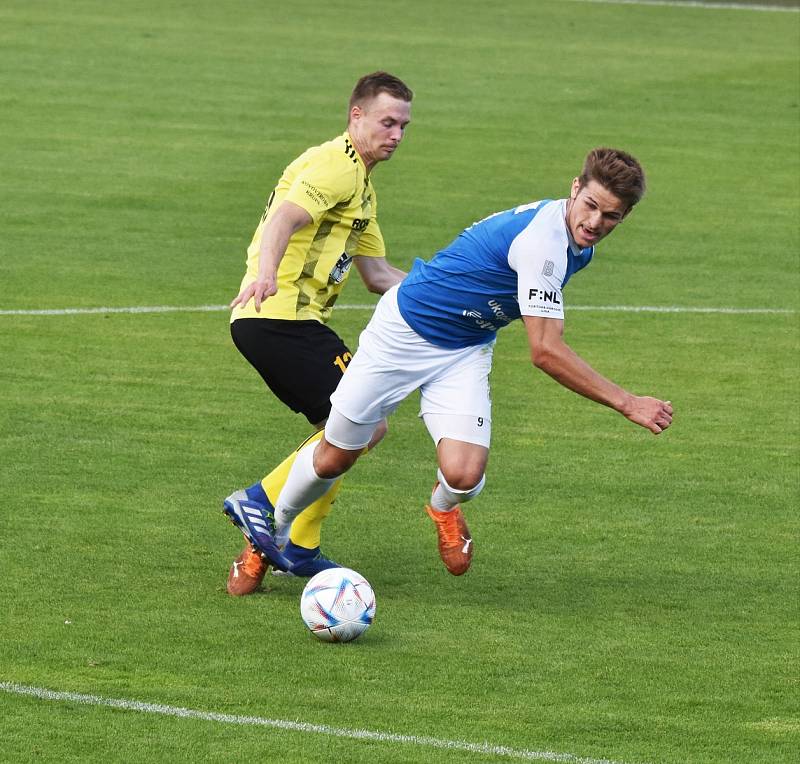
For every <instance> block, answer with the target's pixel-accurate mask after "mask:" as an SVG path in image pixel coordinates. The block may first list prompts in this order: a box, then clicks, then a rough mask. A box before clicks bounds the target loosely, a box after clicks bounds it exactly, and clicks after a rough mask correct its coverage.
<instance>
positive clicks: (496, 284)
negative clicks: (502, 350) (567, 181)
mask: <svg viewBox="0 0 800 764" xmlns="http://www.w3.org/2000/svg"><path fill="white" fill-rule="evenodd" d="M565 212H566V199H560V200H555V201H553V200H543V201H539V202H533V203H532V204H525V205H522V206H520V207H516V208H514V209H511V210H505V211H504V212H498V213H495V214H494V215H490V216H489V217H487V218H484V219H483V220H481V221H479V222H477V223H474V224H473V225H471V226H470V227H469V228H467V229H465V230H464V231H462V232H461V233H460V234H459V236H458V237H457V238H456V239H455V240H454V241H453V242H451V243H450V244H449V245H448V246H447V247H445V248H444V249H442V250H440V251H439V252H437V253H436V255H435V256H434V258H433V259H432V260H430V261H429V262H425V261H423V260H419V259H417V260H416V261H415V262H414V265H413V266H412V268H411V271H410V272H409V274H408V276H407V277H406V279H405V280H404V281H403V282H402V283H401V284H400V288H399V290H398V293H397V303H398V306H399V308H400V313H401V314H402V316H403V318H404V319H405V320H406V322H407V323H408V324H409V326H411V328H412V329H414V331H415V332H417V334H419V335H420V336H422V337H424V338H425V339H426V340H428V342H431V343H433V344H434V345H439V346H440V347H445V348H463V347H468V346H470V345H483V344H486V343H487V342H491V341H492V340H493V339H494V338H495V335H496V333H497V330H498V329H501V328H502V327H504V326H506V325H507V324H509V323H510V322H511V321H513V320H515V319H517V318H519V317H520V315H526V316H544V317H547V318H563V316H564V307H563V299H562V290H563V288H564V285H565V284H566V283H567V281H568V280H569V278H570V276H571V275H572V274H573V273H575V272H577V271H579V270H580V269H581V268H584V267H586V266H587V265H588V264H589V261H590V260H591V259H592V255H593V254H594V248H593V247H589V248H587V249H583V250H581V249H580V248H579V247H578V246H577V245H576V244H575V243H574V242H573V241H572V238H571V237H570V235H569V232H568V229H567V224H566V221H565Z"/></svg>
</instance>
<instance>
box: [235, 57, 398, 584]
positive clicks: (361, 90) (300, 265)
mask: <svg viewBox="0 0 800 764" xmlns="http://www.w3.org/2000/svg"><path fill="white" fill-rule="evenodd" d="M412 97H413V94H412V92H411V90H410V89H409V88H408V87H407V86H406V85H405V84H404V83H403V82H402V81H401V80H399V79H397V77H394V76H393V75H391V74H388V73H387V72H374V73H372V74H368V75H366V76H364V77H362V78H361V79H360V80H359V81H358V82H357V83H356V86H355V88H354V90H353V93H352V95H351V96H350V104H349V114H348V123H347V130H346V132H345V133H343V134H342V135H340V136H338V137H337V138H334V139H333V140H331V141H328V142H327V143H323V144H322V145H320V146H314V147H313V148H310V149H308V150H307V151H306V152H304V153H303V154H301V155H300V156H299V157H298V158H297V159H295V160H294V161H293V162H292V163H291V164H290V165H289V166H288V167H287V168H286V169H285V170H284V172H283V175H282V176H281V178H280V180H279V181H278V184H277V186H276V187H275V189H274V191H273V192H272V194H271V195H270V197H269V201H268V202H267V206H266V209H265V210H264V214H263V216H262V218H261V222H260V223H259V225H258V228H257V229H256V232H255V234H254V235H253V240H252V242H251V244H250V247H249V248H248V250H247V272H246V273H245V276H244V278H243V279H242V284H241V288H240V292H239V294H238V295H237V297H236V298H235V299H234V300H233V301H232V302H231V308H232V309H233V312H232V315H231V336H232V337H233V341H234V343H235V344H236V347H237V348H238V349H239V351H240V352H241V354H242V355H243V356H244V357H245V358H246V359H247V360H248V361H249V362H250V364H252V366H253V367H254V368H255V369H256V370H257V371H258V373H259V374H260V375H261V377H262V378H263V379H264V382H266V384H267V385H268V386H269V388H270V390H272V392H273V393H274V394H275V395H276V396H277V397H278V398H279V399H280V400H281V401H283V402H284V403H285V404H286V405H287V406H289V407H290V408H291V409H292V410H293V411H296V412H300V413H302V414H304V415H305V417H306V418H307V419H308V421H309V422H310V423H311V424H312V425H313V427H314V428H315V430H317V434H315V435H313V436H312V439H314V438H319V437H320V434H321V430H322V428H323V427H324V425H325V421H326V420H327V417H328V414H329V412H330V407H331V404H330V395H331V393H332V392H333V391H334V390H335V389H336V386H337V384H338V382H339V380H340V379H341V376H342V374H343V373H344V370H345V368H346V367H347V364H348V362H349V361H350V358H351V355H352V354H351V353H350V350H349V349H348V348H347V346H346V345H345V344H344V342H343V341H342V340H341V339H340V338H339V336H338V335H337V334H336V333H335V332H334V331H333V330H332V329H330V328H329V327H328V326H327V325H326V323H327V321H328V319H329V318H330V315H331V312H332V310H333V306H334V303H335V302H336V299H337V298H338V296H339V294H340V292H341V291H342V288H343V287H344V284H345V281H346V280H347V277H348V276H349V273H350V267H351V266H352V265H355V266H356V269H357V270H358V272H359V275H360V276H361V278H362V280H363V281H364V283H365V285H366V286H367V288H368V289H369V290H370V291H371V292H376V293H378V294H383V293H384V292H385V291H387V290H388V289H389V288H390V287H392V286H393V285H394V284H396V283H398V282H399V281H401V280H402V279H403V277H404V276H405V273H404V272H403V271H401V270H398V269H397V268H394V267H393V266H391V265H390V264H389V263H388V262H387V260H386V256H385V249H384V243H383V237H382V236H381V232H380V228H379V227H378V222H377V200H376V197H375V189H374V188H373V186H372V180H371V178H370V173H371V170H372V169H373V168H374V167H375V165H376V164H377V163H378V162H383V161H386V160H387V159H390V158H391V157H392V155H393V154H394V152H395V150H396V149H397V147H398V146H399V145H400V141H401V140H402V139H403V134H404V131H405V129H406V126H407V125H408V123H409V122H410V119H411V99H412ZM385 432H386V428H385V426H384V427H381V428H379V430H378V431H377V432H376V434H375V437H374V438H373V439H372V440H371V442H370V444H369V447H372V446H374V445H375V444H376V443H377V442H378V441H379V440H380V439H381V438H382V437H383V435H384V434H385ZM294 456H295V454H294V453H293V454H291V455H290V456H289V457H287V459H286V460H285V461H284V462H283V463H282V464H281V465H279V466H278V467H277V468H276V469H275V470H273V471H272V472H271V473H270V474H269V475H267V476H266V477H265V478H263V480H261V481H259V482H257V483H255V484H254V485H252V486H250V487H249V488H245V489H242V490H239V491H236V492H234V493H233V494H231V495H230V496H229V497H228V498H227V499H226V500H225V502H224V510H223V511H224V512H225V514H226V515H227V516H228V517H229V518H230V519H231V520H232V521H233V523H234V524H235V525H237V526H238V527H239V528H240V529H241V530H242V532H243V533H244V535H245V538H246V539H247V542H248V543H247V546H246V547H245V549H244V551H243V552H242V553H241V554H240V555H239V557H238V558H237V559H236V560H235V561H234V563H233V566H232V567H231V570H230V573H229V575H228V587H227V588H228V592H230V593H231V594H234V595H243V594H250V593H252V592H253V591H255V590H256V589H257V588H258V587H259V585H260V584H261V581H262V580H263V578H264V574H265V573H266V570H267V567H268V565H269V564H270V563H271V564H272V565H274V566H275V567H276V568H277V569H279V570H284V571H288V572H291V573H293V574H294V575H300V576H311V575H314V574H315V573H317V572H319V571H320V570H324V569H326V568H330V567H336V566H337V564H336V563H335V562H333V561H332V560H329V559H327V558H326V557H325V556H324V555H323V554H322V552H321V551H320V531H321V525H322V521H323V519H324V518H325V516H326V515H327V514H328V512H329V511H330V508H331V504H332V502H333V499H334V498H335V496H336V493H337V492H338V489H339V483H338V482H337V483H336V485H334V486H332V487H331V490H330V491H328V492H327V493H326V494H325V495H324V496H323V497H322V498H321V499H320V500H319V501H317V502H315V503H314V504H313V505H312V506H310V507H308V509H306V510H305V511H304V512H303V513H302V514H301V515H299V516H298V517H297V518H296V519H295V521H294V522H293V523H292V526H291V529H290V532H289V538H288V539H279V540H278V545H275V544H271V545H268V546H267V551H268V552H269V554H262V553H261V552H259V551H257V550H256V549H255V547H254V546H253V544H251V543H250V542H251V540H252V536H253V533H258V532H259V524H263V522H264V521H263V517H264V516H266V517H267V518H268V520H269V518H271V514H270V510H271V506H272V503H274V502H275V501H276V499H277V496H278V494H279V493H280V490H281V488H282V486H283V483H284V481H285V478H286V475H287V474H288V472H289V469H290V468H291V465H292V463H293V461H294ZM265 513H266V514H265ZM253 523H255V526H254V525H253ZM269 530H270V531H272V530H273V528H269Z"/></svg>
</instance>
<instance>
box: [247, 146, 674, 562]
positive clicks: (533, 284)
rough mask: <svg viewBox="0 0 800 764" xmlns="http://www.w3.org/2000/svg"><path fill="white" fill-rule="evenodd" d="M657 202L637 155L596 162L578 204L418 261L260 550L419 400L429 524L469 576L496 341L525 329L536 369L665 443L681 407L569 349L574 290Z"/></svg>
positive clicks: (587, 169) (336, 398)
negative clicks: (428, 454)
mask: <svg viewBox="0 0 800 764" xmlns="http://www.w3.org/2000/svg"><path fill="white" fill-rule="evenodd" d="M644 190H645V178H644V172H643V170H642V168H641V166H640V165H639V163H638V162H637V161H636V159H634V158H633V157H632V156H631V155H630V154H627V153H626V152H624V151H619V150H616V149H608V148H598V149H594V150H593V151H591V152H590V153H589V155H588V156H587V158H586V161H585V163H584V166H583V170H582V172H581V174H580V176H579V177H577V178H575V179H574V180H573V182H572V187H571V189H570V194H569V197H568V198H566V199H556V200H543V201H538V202H533V203H531V204H524V205H522V206H519V207H516V208H514V209H511V210H506V211H505V212H499V213H497V214H495V215H492V216H490V217H488V218H486V219H484V220H481V221H480V222H478V223H475V224H474V225H472V226H470V227H469V228H467V229H466V230H464V231H462V233H461V234H460V235H459V236H458V237H457V238H456V239H455V240H454V241H453V242H452V243H451V244H449V245H448V246H447V247H445V249H443V250H441V251H440V252H438V253H437V254H436V255H435V256H434V257H433V259H432V260H430V261H429V262H424V261H422V260H417V261H416V262H415V263H414V266H413V267H412V269H411V271H410V273H409V274H408V276H407V277H406V279H405V280H404V281H403V282H402V283H401V284H400V285H399V287H397V286H396V287H393V288H392V289H390V290H389V291H388V292H386V294H385V295H384V296H383V297H382V298H381V300H380V302H379V303H378V306H377V308H376V310H375V314H374V315H373V317H372V319H371V320H370V323H369V324H368V325H367V327H366V329H365V330H364V331H363V333H362V334H361V338H360V342H359V347H358V351H357V352H356V354H355V356H354V357H353V360H352V361H351V363H350V365H349V366H348V368H347V371H346V372H345V374H344V375H343V377H342V379H341V381H340V383H339V385H338V387H337V389H336V391H335V392H334V393H333V395H332V396H331V406H332V408H331V413H330V417H329V418H328V422H327V424H326V425H325V432H324V436H323V438H322V439H321V440H320V441H319V442H315V443H311V444H309V445H308V446H306V447H305V448H303V449H302V450H301V451H300V452H299V454H298V455H297V458H296V459H295V462H294V464H293V466H292V469H291V471H290V473H289V475H288V478H287V480H286V483H285V485H284V487H283V489H282V491H281V492H280V495H279V496H278V500H277V502H276V505H275V507H274V510H275V511H274V517H275V523H276V526H277V527H269V524H268V523H266V522H263V521H262V522H259V523H258V524H257V526H254V527H253V528H252V529H250V539H251V542H252V543H253V544H254V545H255V546H256V547H260V546H261V545H264V546H265V547H269V545H270V544H271V543H272V533H273V532H275V531H277V532H280V530H281V529H282V528H284V527H286V526H287V525H288V524H289V523H291V521H292V519H293V518H294V517H296V516H297V515H298V514H299V513H300V512H301V511H302V510H303V509H304V508H305V507H307V506H309V505H310V504H311V503H312V502H313V501H315V500H316V499H317V498H318V497H319V496H321V495H323V494H324V493H325V492H326V491H327V490H328V489H329V487H330V486H331V485H332V484H333V483H334V482H335V480H336V479H337V478H338V477H339V476H341V475H342V474H343V473H344V472H346V471H347V470H348V469H350V467H352V465H353V464H354V463H355V462H356V460H357V459H358V457H359V455H360V454H361V453H362V451H363V449H364V447H365V446H366V445H367V444H368V443H369V442H370V439H371V438H372V435H373V432H374V431H375V429H376V428H377V427H378V426H379V424H380V422H381V421H382V420H383V419H384V417H386V416H388V415H389V414H391V413H392V412H393V411H394V410H395V408H397V406H398V405H399V404H400V402H401V401H402V400H403V399H404V398H406V397H407V396H408V395H409V394H411V393H412V392H414V391H415V390H419V391H420V396H421V416H422V419H423V421H424V422H425V426H426V427H427V428H428V432H429V433H430V435H431V437H432V438H433V441H434V443H435V444H436V451H437V457H438V465H439V469H438V474H437V480H436V483H435V485H434V489H433V492H432V495H431V499H430V504H429V505H427V506H426V511H427V512H428V514H429V515H430V517H431V518H432V519H433V521H434V523H435V527H436V529H437V533H438V545H439V554H440V557H441V558H442V561H443V562H444V564H445V566H446V567H447V569H448V570H449V571H450V573H452V574H453V575H461V574H463V573H465V572H466V571H467V569H468V568H469V566H470V563H471V560H472V553H473V543H472V537H471V535H470V532H469V529H468V527H467V523H466V520H465V519H464V515H463V513H462V511H461V504H463V503H464V502H466V501H469V500H470V499H472V498H474V497H475V496H477V495H478V493H480V491H481V490H482V489H483V487H484V483H485V477H484V471H485V468H486V463H487V459H488V455H489V443H490V435H491V401H490V397H489V372H490V370H491V364H492V351H493V347H494V342H495V336H496V333H497V331H498V330H499V329H501V328H503V327H504V326H506V325H507V324H509V323H510V322H511V321H513V320H515V319H517V318H521V319H522V321H523V323H524V326H525V330H526V332H527V335H528V343H529V346H530V353H531V360H532V361H533V364H534V366H536V367H537V368H539V369H541V370H542V371H544V372H545V373H547V374H549V375H550V376H551V377H553V379H555V380H556V381H557V382H559V383H560V384H562V385H564V386H565V387H567V388H569V389H570V390H573V391H574V392H576V393H578V394H580V395H583V396H585V397H587V398H589V399H591V400H593V401H596V402H597V403H601V404H603V405H605V406H609V407H610V408H612V409H614V410H615V411H617V412H619V413H620V414H622V415H623V416H625V417H626V418H627V419H629V420H630V421H631V422H634V423H635V424H638V425H640V426H642V427H644V428H646V429H648V430H650V431H651V432H652V433H654V434H658V433H660V432H662V431H663V430H665V429H666V428H667V427H669V426H670V424H671V423H672V405H671V403H670V402H669V401H662V400H659V399H658V398H652V397H649V396H638V395H634V394H633V393H631V392H629V391H627V390H625V389H623V388H622V387H620V386H619V385H617V384H615V383H614V382H612V381H610V380H609V379H607V378H605V377H604V376H602V375H601V374H599V373H598V372H597V371H595V370H594V369H593V368H592V367H591V366H590V365H589V364H588V363H586V361H584V360H583V359H582V358H581V357H580V356H579V355H578V354H577V353H575V351H574V350H572V349H571V348H570V347H569V345H567V344H566V342H565V341H564V338H563V332H564V300H563V289H564V286H565V285H566V283H567V281H568V280H569V279H570V277H571V276H572V275H573V274H574V273H576V272H577V271H579V270H581V269H582V268H584V267H586V266H587V265H588V264H589V262H590V261H591V259H592V256H593V255H594V248H595V245H596V244H597V243H598V242H599V241H600V240H601V239H603V238H605V237H606V236H608V235H609V234H610V233H611V232H612V231H613V230H614V229H615V228H616V227H617V225H619V223H621V222H622V220H624V219H625V217H626V216H627V215H628V214H629V213H630V211H631V209H632V208H633V207H634V205H635V204H636V203H637V202H638V201H639V200H640V199H641V197H642V195H643V194H644ZM265 528H266V530H264V529H265Z"/></svg>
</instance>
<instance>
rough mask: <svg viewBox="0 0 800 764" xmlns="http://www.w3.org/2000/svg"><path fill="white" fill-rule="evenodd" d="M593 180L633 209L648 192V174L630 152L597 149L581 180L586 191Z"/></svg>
mask: <svg viewBox="0 0 800 764" xmlns="http://www.w3.org/2000/svg"><path fill="white" fill-rule="evenodd" d="M590 180H595V181H597V182H598V183H599V184H600V185H601V186H603V187H604V188H606V189H608V190H609V191H610V192H611V193H612V194H614V196H616V197H618V198H619V199H621V200H622V201H623V202H625V204H627V205H628V209H631V207H633V206H634V205H635V204H636V203H637V202H638V201H639V200H640V199H641V198H642V197H643V196H644V192H645V178H644V170H643V169H642V166H641V165H640V164H639V162H638V161H637V160H636V159H635V158H634V157H632V156H631V155H630V154H628V153H627V152H626V151H620V150H619V149H609V148H597V149H593V150H592V151H590V152H589V154H588V155H587V156H586V161H585V162H584V163H583V170H582V171H581V174H580V176H579V177H578V182H579V183H580V187H581V188H583V187H584V186H585V185H586V184H587V183H588V182H589V181H590Z"/></svg>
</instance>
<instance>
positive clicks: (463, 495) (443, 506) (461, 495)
mask: <svg viewBox="0 0 800 764" xmlns="http://www.w3.org/2000/svg"><path fill="white" fill-rule="evenodd" d="M437 474H438V477H439V484H438V485H437V486H436V490H435V491H434V492H433V493H432V494H431V508H432V509H435V510H436V511H437V512H450V511H451V510H453V509H454V508H455V507H456V505H458V504H463V503H464V502H467V501H469V500H470V499H473V498H475V497H476V496H477V495H478V494H479V493H480V492H481V491H482V490H483V486H484V485H486V475H482V476H481V479H480V481H479V482H478V484H477V485H476V486H474V487H473V488H468V489H467V490H466V491H461V490H459V489H457V488H451V487H450V486H449V485H448V484H447V481H446V480H445V479H444V475H443V474H442V471H441V470H439V471H438V473H437Z"/></svg>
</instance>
